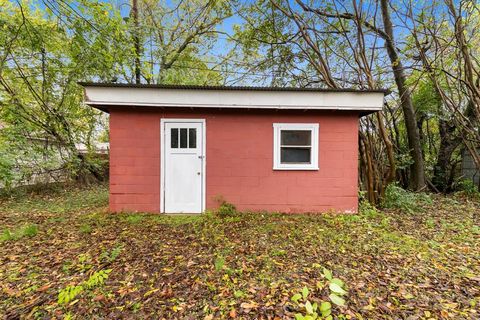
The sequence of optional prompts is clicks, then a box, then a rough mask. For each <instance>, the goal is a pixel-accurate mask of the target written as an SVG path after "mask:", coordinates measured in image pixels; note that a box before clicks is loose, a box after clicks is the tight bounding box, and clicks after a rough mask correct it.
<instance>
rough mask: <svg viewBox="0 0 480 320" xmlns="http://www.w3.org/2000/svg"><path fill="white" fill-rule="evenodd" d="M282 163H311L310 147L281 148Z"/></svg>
mask: <svg viewBox="0 0 480 320" xmlns="http://www.w3.org/2000/svg"><path fill="white" fill-rule="evenodd" d="M280 162H281V163H310V148H283V147H282V148H281V150H280Z"/></svg>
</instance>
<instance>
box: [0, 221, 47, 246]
mask: <svg viewBox="0 0 480 320" xmlns="http://www.w3.org/2000/svg"><path fill="white" fill-rule="evenodd" d="M37 233H38V226H37V225H36V224H29V225H25V226H23V227H20V228H17V229H14V230H10V229H4V230H3V231H2V232H1V235H0V242H5V241H16V240H19V239H21V238H24V237H27V238H32V237H34V236H36V235H37Z"/></svg>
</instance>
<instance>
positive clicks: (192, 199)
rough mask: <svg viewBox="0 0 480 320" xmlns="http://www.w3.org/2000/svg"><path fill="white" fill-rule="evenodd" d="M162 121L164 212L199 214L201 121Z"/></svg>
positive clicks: (202, 157)
mask: <svg viewBox="0 0 480 320" xmlns="http://www.w3.org/2000/svg"><path fill="white" fill-rule="evenodd" d="M193 121H195V120H192V122H188V120H185V122H182V121H178V122H176V121H175V122H173V121H169V120H166V121H165V122H164V135H165V137H164V145H163V146H162V148H163V152H164V168H163V170H162V171H163V177H164V184H163V186H164V189H163V192H164V212H165V213H201V212H202V204H203V203H202V202H203V193H204V191H203V179H204V172H203V168H204V165H203V161H204V158H205V157H204V150H203V130H204V122H203V121H201V122H199V121H198V120H197V121H196V122H193Z"/></svg>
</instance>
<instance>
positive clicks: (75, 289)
mask: <svg viewBox="0 0 480 320" xmlns="http://www.w3.org/2000/svg"><path fill="white" fill-rule="evenodd" d="M111 271H112V270H111V269H106V270H99V271H96V272H95V273H93V274H92V275H91V276H90V277H89V278H88V279H87V280H85V281H83V282H82V283H80V284H78V285H75V286H73V285H72V286H67V287H66V288H64V289H62V290H60V292H59V293H58V298H57V303H58V304H68V303H69V302H71V301H73V300H74V299H75V298H76V297H77V296H78V295H80V294H82V293H83V292H85V291H87V290H91V289H93V288H95V287H98V286H101V285H103V283H104V282H105V280H106V279H107V278H108V275H109V273H110V272H111Z"/></svg>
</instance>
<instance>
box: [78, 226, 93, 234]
mask: <svg viewBox="0 0 480 320" xmlns="http://www.w3.org/2000/svg"><path fill="white" fill-rule="evenodd" d="M79 230H80V232H81V233H85V234H90V233H92V226H91V225H89V224H82V225H81V226H80V228H79Z"/></svg>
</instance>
